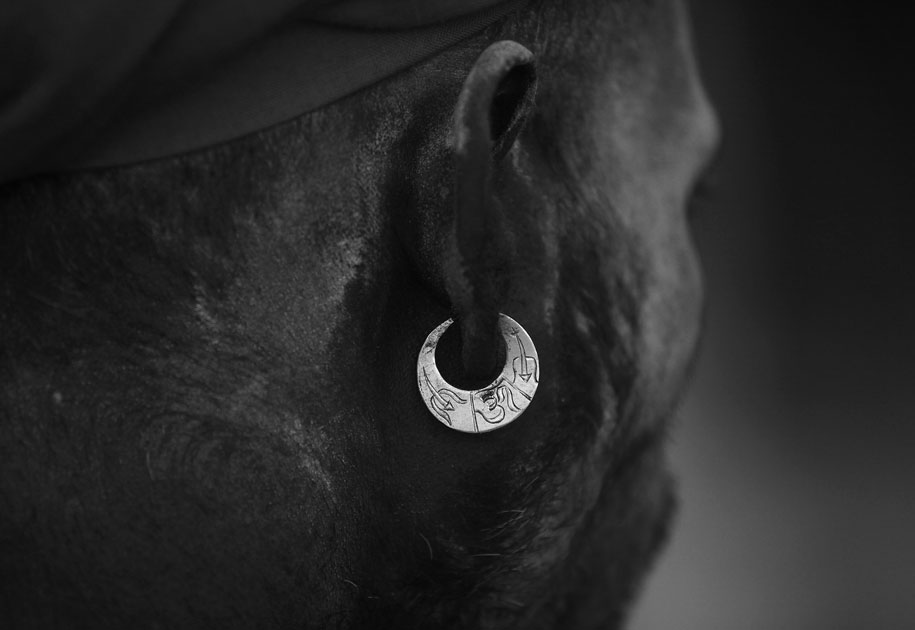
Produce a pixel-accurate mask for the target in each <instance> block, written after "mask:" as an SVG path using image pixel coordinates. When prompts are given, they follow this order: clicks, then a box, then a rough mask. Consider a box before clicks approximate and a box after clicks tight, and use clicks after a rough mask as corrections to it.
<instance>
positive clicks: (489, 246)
mask: <svg viewBox="0 0 915 630" xmlns="http://www.w3.org/2000/svg"><path fill="white" fill-rule="evenodd" d="M536 86H537V79H536V74H535V71H534V64H533V54H532V53H531V51H529V50H528V49H527V48H525V47H524V46H522V45H521V44H518V43H517V42H513V41H501V42H497V43H495V44H492V45H491V46H489V47H488V48H487V49H486V50H484V51H483V53H482V54H481V55H480V57H479V58H478V59H477V61H476V63H475V64H474V66H473V68H471V70H470V73H469V74H468V75H467V78H466V79H465V81H464V85H463V87H462V89H461V92H460V95H459V96H458V100H457V104H456V106H455V110H454V123H453V124H454V129H453V151H454V196H453V199H454V204H455V207H454V225H453V230H452V234H451V235H450V238H449V241H450V246H449V247H448V248H447V251H446V252H445V255H446V259H445V260H444V265H443V272H444V275H445V278H444V280H445V289H446V291H447V293H448V297H449V299H450V301H451V304H452V307H453V310H454V316H455V320H456V323H457V324H458V326H457V329H458V331H459V333H460V344H461V359H462V364H463V368H464V372H465V375H466V376H467V377H468V378H469V379H472V380H478V379H481V380H484V381H487V382H488V380H487V379H489V377H492V376H493V375H494V374H496V373H498V371H499V369H500V368H501V365H502V361H503V360H504V356H505V348H504V343H503V342H502V338H501V335H500V334H499V330H498V321H499V313H500V311H501V310H502V309H503V306H504V299H505V296H506V294H507V288H508V287H507V283H508V273H507V271H508V268H509V267H510V265H511V262H512V259H513V258H514V251H515V247H514V238H513V232H512V229H511V226H510V225H509V224H508V222H507V221H506V220H505V217H504V213H503V209H502V206H501V204H500V203H499V200H498V199H497V198H496V196H495V195H494V194H493V186H492V179H493V170H494V166H495V165H496V163H497V162H498V161H499V160H500V159H501V158H503V157H504V156H505V154H506V153H508V152H509V151H510V150H511V148H512V146H513V145H514V143H515V139H516V138H517V137H518V133H519V132H520V131H521V129H522V127H523V126H524V123H525V121H526V120H527V118H528V116H529V114H530V113H531V111H532V110H533V106H534V97H535V92H536ZM489 380H491V379H489Z"/></svg>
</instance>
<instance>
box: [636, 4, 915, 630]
mask: <svg viewBox="0 0 915 630" xmlns="http://www.w3.org/2000/svg"><path fill="white" fill-rule="evenodd" d="M868 7H873V8H868ZM692 13H693V21H694V28H695V34H696V46H697V49H698V52H699V58H700V64H701V66H702V70H703V75H704V77H705V82H706V85H707V88H708V91H709V93H710V95H711V98H712V100H713V101H714V103H715V105H716V107H717V109H718V112H719V115H720V117H721V119H722V122H723V125H724V132H725V137H724V144H723V147H722V148H723V151H722V155H721V161H720V163H719V167H718V169H717V173H716V174H715V176H714V182H713V192H712V196H711V197H710V198H709V200H708V202H707V203H706V207H705V208H704V209H703V210H700V214H699V217H698V221H697V225H696V230H695V234H696V237H697V240H698V241H699V243H700V251H701V253H702V256H703V260H704V266H705V268H706V274H707V281H708V292H709V298H710V303H709V311H708V326H709V329H708V333H707V336H706V343H705V347H704V353H703V356H702V359H701V361H700V365H699V370H698V373H697V375H696V379H695V382H694V386H693V389H692V392H691V394H690V396H689V398H688V400H687V402H686V404H685V407H684V409H683V414H682V417H681V418H680V419H679V423H678V425H677V427H676V429H675V431H674V434H673V436H672V439H673V442H674V443H673V445H672V446H673V448H672V455H673V464H674V469H675V471H676V473H677V475H678V477H679V479H680V496H681V510H680V515H679V520H678V523H677V526H676V529H675V532H674V535H673V539H672V542H671V544H670V546H669V547H668V549H667V551H666V553H665V555H664V556H663V557H662V559H661V560H660V561H659V564H658V567H657V570H656V571H655V573H654V574H653V575H652V577H651V578H650V580H649V582H648V585H647V588H646V590H645V593H644V595H643V598H642V600H641V602H640V603H639V606H638V609H637V611H636V614H635V618H634V619H633V624H632V628H633V629H634V630H665V629H678V630H691V629H696V630H699V629H702V630H716V629H722V630H743V629H757V628H758V629H766V630H769V629H778V628H791V629H823V630H827V629H828V630H841V629H845V628H848V629H871V628H878V629H891V630H895V629H910V628H915V540H913V537H915V327H913V326H912V325H911V323H912V320H913V315H915V249H913V247H912V236H913V228H915V203H913V199H915V89H913V88H915V44H913V41H915V35H913V34H912V29H911V22H910V21H907V20H905V19H904V17H903V15H902V13H901V11H900V10H899V9H896V10H893V9H891V8H890V5H886V6H884V5H873V4H872V5H867V4H862V3H854V4H852V3H818V5H817V6H816V7H815V6H814V3H812V2H787V1H771V0H769V1H766V0H745V1H743V2H740V1H734V0H695V2H693V10H692Z"/></svg>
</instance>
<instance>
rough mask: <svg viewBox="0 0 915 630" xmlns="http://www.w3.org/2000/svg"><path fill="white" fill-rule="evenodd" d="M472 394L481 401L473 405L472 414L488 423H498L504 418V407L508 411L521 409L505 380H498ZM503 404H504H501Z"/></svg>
mask: <svg viewBox="0 0 915 630" xmlns="http://www.w3.org/2000/svg"><path fill="white" fill-rule="evenodd" d="M474 396H476V397H477V399H478V400H479V401H480V402H481V403H483V404H482V405H481V406H480V405H474V406H473V410H474V414H475V415H478V416H480V418H482V419H483V420H484V421H485V422H488V423H489V424H499V423H500V422H502V421H503V420H504V419H505V413H506V412H505V409H506V407H507V408H508V410H509V411H515V412H517V411H521V407H520V406H519V405H518V404H517V403H516V402H515V397H514V393H513V392H512V389H511V388H510V387H509V386H508V384H507V383H505V381H503V380H502V379H499V381H498V382H497V383H496V384H495V385H494V386H493V387H490V388H489V389H484V390H481V391H479V392H475V393H474ZM503 405H504V406H503Z"/></svg>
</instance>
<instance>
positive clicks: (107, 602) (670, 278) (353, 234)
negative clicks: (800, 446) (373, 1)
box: [0, 0, 716, 628]
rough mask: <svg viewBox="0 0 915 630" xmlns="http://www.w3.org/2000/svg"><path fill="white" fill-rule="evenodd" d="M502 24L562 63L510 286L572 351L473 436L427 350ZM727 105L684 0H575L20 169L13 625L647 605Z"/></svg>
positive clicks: (10, 329)
mask: <svg viewBox="0 0 915 630" xmlns="http://www.w3.org/2000/svg"><path fill="white" fill-rule="evenodd" d="M357 4H358V3H357ZM499 40H514V41H515V42H517V43H518V44H520V45H521V46H524V47H526V48H527V49H529V50H530V51H531V52H532V53H533V64H534V66H533V68H532V69H531V70H530V72H528V73H527V74H526V75H524V77H525V79H524V80H527V81H530V83H528V84H525V85H526V86H527V88H526V89H528V90H530V91H529V92H524V93H525V94H530V95H533V96H531V98H532V100H531V102H530V104H529V105H530V109H529V111H526V112H524V114H525V116H526V118H525V119H524V122H523V125H522V126H521V127H520V129H519V130H518V132H517V137H512V138H511V139H510V140H508V141H506V146H505V147H504V151H501V152H500V154H499V155H494V156H491V157H490V159H491V162H490V163H489V166H490V168H491V184H490V186H489V189H487V191H486V194H487V195H489V197H488V198H487V203H490V204H491V206H487V207H492V208H496V209H498V211H499V212H501V213H502V215H501V216H502V217H503V218H504V222H503V223H504V226H505V227H504V230H503V232H504V233H503V232H500V233H499V234H498V235H496V236H498V237H499V238H500V239H501V240H499V241H498V242H499V243H500V248H501V249H500V251H499V252H498V253H499V254H500V255H501V256H503V258H504V265H503V266H502V267H499V269H500V270H501V271H500V273H502V274H503V275H502V280H504V286H505V287H506V288H505V290H504V291H503V292H502V293H501V294H499V295H498V296H497V297H498V299H499V300H501V302H500V304H499V308H500V309H501V310H502V312H504V313H506V314H507V315H509V316H511V317H512V318H514V319H515V320H516V321H518V322H519V323H520V324H522V325H523V326H524V328H525V329H526V330H527V331H528V332H529V333H530V336H531V339H532V340H533V342H534V343H535V344H536V347H537V351H538V353H539V357H540V361H541V369H542V372H541V373H542V375H543V377H542V378H541V380H540V384H539V388H538V390H537V395H536V398H535V399H534V400H533V401H532V402H531V405H530V407H529V408H528V409H527V410H526V411H525V414H524V416H523V417H521V418H519V419H518V421H517V422H514V423H513V424H512V426H510V427H506V428H504V429H500V430H498V431H493V432H491V433H489V434H486V435H460V434H457V432H454V431H449V429H448V428H447V427H444V426H443V425H442V424H441V423H440V422H438V421H436V420H435V418H432V417H430V415H429V412H428V411H427V410H426V408H425V406H424V401H423V399H422V398H421V397H420V395H419V394H418V393H417V390H416V382H415V374H416V355H417V352H418V351H419V348H420V347H421V344H422V342H423V340H424V339H425V337H426V335H428V333H429V331H431V330H433V329H434V328H435V327H436V326H438V325H439V324H440V323H441V322H442V321H444V320H445V319H447V318H448V317H450V316H452V315H453V314H454V313H455V312H456V310H457V308H458V307H457V306H456V305H455V303H454V301H453V300H452V294H451V293H449V291H448V287H449V286H450V285H448V282H447V280H448V278H447V277H445V275H446V274H447V273H448V272H449V269H450V267H449V264H450V262H449V260H450V259H449V258H448V256H449V255H450V254H449V252H450V250H449V249H448V248H449V247H450V244H451V243H452V239H453V238H454V236H453V234H454V224H455V212H456V210H455V208H456V207H457V204H458V201H457V200H456V198H455V195H456V192H455V191H456V190H458V189H459V188H460V187H459V186H458V185H457V184H456V181H455V179H456V178H457V177H460V176H461V173H460V171H459V170H458V169H456V168H455V156H454V138H455V117H454V112H455V103H456V102H457V101H458V98H459V95H460V94H461V91H462V86H463V85H464V82H465V81H466V80H467V78H468V76H469V74H470V73H471V70H472V69H473V68H474V67H475V64H476V63H477V61H478V58H479V56H480V53H481V52H482V51H483V50H484V49H485V48H487V46H489V45H490V44H491V43H492V42H494V41H499ZM516 78H517V77H516ZM534 79H536V87H535V88H534ZM502 87H504V89H501V88H500V89H499V90H496V93H495V95H493V96H492V98H493V101H492V103H490V105H491V110H490V112H491V114H492V118H491V120H493V121H498V120H500V115H502V114H504V113H505V112H502V111H501V110H500V111H497V108H498V107H507V108H508V110H507V111H508V114H511V115H514V113H515V112H514V110H512V109H511V107H513V106H515V105H517V103H515V102H514V101H512V98H513V95H514V94H515V92H513V91H512V89H510V88H511V87H512V86H510V85H508V86H507V87H506V86H502ZM500 90H501V91H500ZM500 99H501V100H500ZM505 103H508V105H505ZM481 111H484V112H485V111H486V110H485V109H484V110H481ZM503 118H505V119H509V118H510V116H508V117H506V116H503ZM492 127H493V129H497V128H498V127H499V125H498V124H494V125H492ZM493 133H495V131H494V132H493ZM715 135H716V131H715V125H714V117H713V115H712V114H711V110H710V107H709V105H708V103H707V101H706V100H705V98H704V95H703V93H702V90H701V86H700V85H699V82H698V77H697V75H696V73H695V68H694V64H693V62H692V58H691V52H690V50H689V43H688V27H687V25H686V21H685V16H684V12H683V7H682V4H681V3H680V2H677V1H674V0H666V1H661V0H657V1H651V2H644V1H628V0H615V1H609V2H607V1H603V2H600V1H597V0H582V1H580V2H560V1H557V0H543V1H537V2H533V3H531V4H530V5H529V6H528V7H526V8H524V9H521V10H519V11H517V12H515V13H512V14H511V15H509V16H507V17H505V18H502V19H501V20H500V21H499V22H497V23H495V24H493V25H491V26H490V27H488V28H487V29H486V30H485V31H483V32H482V33H480V34H479V35H477V36H474V37H472V38H470V39H467V40H465V41H463V42H461V43H460V44H458V45H456V46H453V47H451V48H449V49H448V50H446V51H445V52H443V53H441V54H439V55H437V56H435V57H434V58H432V59H429V60H427V61H425V62H423V63H421V64H418V65H416V66H413V67H411V68H409V69H408V70H406V71H403V72H401V73H399V74H397V75H395V76H393V77H391V78H390V79H388V80H385V81H382V82H380V83H378V84H376V85H373V86H372V87H370V88H367V89H365V90H362V91H360V92H358V93H356V94H353V95H351V96H348V97H346V98H343V99H341V100H339V101H337V102H334V103H333V104H331V105H328V106H326V107H323V108H321V109H319V110H317V111H314V112H311V113H308V114H306V115H303V116H300V117H298V118H296V119H295V120H292V121H290V122H288V123H283V124H280V125H277V126H274V127H271V128H269V129H265V130H263V131H260V132H257V133H255V134H252V135H249V136H246V137H243V138H240V139H238V140H235V141H232V142H229V143H225V144H222V145H219V146H215V147H213V148H210V149H206V150H203V151H198V152H193V153H187V154H183V155H177V156H174V157H169V158H166V159H159V160H153V161H149V162H144V163H140V164H134V165H128V166H120V167H114V168H102V169H88V170H84V171H78V172H76V171H74V172H68V173H57V174H49V175H42V176H37V177H32V178H29V179H24V180H21V181H18V182H14V183H9V184H5V185H3V186H0V226H2V227H0V269H3V272H2V274H0V293H2V295H3V300H0V348H2V351H0V541H2V551H0V555H2V560H3V561H2V562H0V580H2V582H3V584H4V588H3V589H2V592H3V595H0V626H3V627H52V626H57V625H61V624H68V625H71V626H74V627H83V626H85V627H134V626H139V627H144V626H153V625H155V626H162V627H198V626H199V627H209V626H216V625H218V626H220V627H224V628H235V627H238V628H245V627H260V626H264V625H269V626H271V627H277V628H286V627H290V628H293V627H303V626H304V627H329V628H333V627H339V628H362V627H366V628H368V627H371V628H385V627H397V628H427V627H448V628H465V627H466V628H478V627H486V628H547V627H563V628H591V627H619V625H620V624H622V623H623V620H624V619H625V613H626V610H627V609H628V606H629V603H630V602H631V601H632V598H633V597H634V595H635V594H636V593H637V590H638V587H639V585H640V583H641V579H642V577H643V576H644V574H645V572H646V571H647V569H648V567H649V565H650V563H651V560H652V559H653V557H654V556H655V554H656V553H657V550H658V548H659V546H660V545H661V544H662V542H663V540H664V538H665V535H666V531H667V527H668V522H669V519H670V517H671V515H672V513H673V506H674V499H673V492H672V484H671V480H670V476H669V474H668V473H667V471H666V465H665V458H664V454H663V446H664V439H663V436H664V433H665V428H666V426H667V422H668V421H669V418H670V416H671V414H672V413H673V412H674V410H675V408H676V405H677V402H678V400H679V397H680V394H681V391H682V387H683V383H684V382H685V380H686V375H687V372H688V369H689V364H690V360H691V357H692V354H693V351H694V349H695V345H696V343H697V337H698V327H699V326H698V322H699V313H700V310H701V302H702V288H701V279H700V278H699V274H698V265H697V261H696V255H695V252H694V250H693V247H692V244H691V241H690V239H689V236H688V229H687V225H686V214H685V212H684V211H683V206H684V205H685V202H686V199H687V197H688V195H689V193H690V190H691V187H692V184H693V182H694V180H695V179H696V178H697V177H698V174H699V173H700V172H701V170H702V168H703V166H704V163H705V161H706V160H707V155H708V154H709V153H710V151H711V149H712V147H713V145H714V144H715ZM496 140H497V139H496ZM500 225H502V224H500ZM493 257H495V254H493ZM485 262H486V261H485V260H484V263H485ZM500 264H501V263H500ZM494 268H495V267H494ZM443 345H444V343H443ZM439 359H443V360H444V359H448V357H444V358H443V357H439Z"/></svg>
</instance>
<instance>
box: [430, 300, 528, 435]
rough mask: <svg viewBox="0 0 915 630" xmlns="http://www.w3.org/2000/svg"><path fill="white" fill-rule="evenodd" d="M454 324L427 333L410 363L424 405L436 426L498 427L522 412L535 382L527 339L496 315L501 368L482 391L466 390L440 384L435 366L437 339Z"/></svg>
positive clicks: (514, 325) (513, 323) (475, 429)
mask: <svg viewBox="0 0 915 630" xmlns="http://www.w3.org/2000/svg"><path fill="white" fill-rule="evenodd" d="M453 322H454V320H452V319H449V320H447V321H445V322H443V323H441V324H440V325H439V326H438V327H437V328H436V329H435V330H433V331H432V332H431V333H429V336H428V337H426V341H425V343H423V346H422V348H421V349H420V351H419V359H417V361H416V383H417V385H418V387H419V393H420V396H422V399H423V402H424V403H426V407H427V408H428V409H429V411H430V412H431V413H432V415H433V416H435V418H437V419H438V420H439V421H440V422H441V423H442V424H444V425H445V426H446V427H448V428H449V429H454V430H455V431H463V432H464V433H486V432H487V431H494V430H495V429H499V428H502V427H504V426H506V425H508V424H510V423H511V422H513V421H514V420H515V418H517V417H518V416H520V415H521V414H522V413H524V410H525V409H527V407H528V405H530V404H531V400H533V398H534V394H535V393H536V391H537V385H538V384H539V382H540V360H539V358H538V357H537V349H536V348H535V347H534V342H533V341H531V338H530V335H528V334H527V331H526V330H524V328H522V327H521V324H519V323H518V322H516V321H515V320H513V319H512V318H511V317H509V316H508V315H505V314H501V313H500V314H499V331H500V332H501V334H502V337H503V339H504V340H505V350H506V352H505V365H504V366H503V367H502V371H501V372H500V373H499V375H498V376H497V377H496V378H495V380H494V381H493V382H492V383H490V384H489V385H487V386H486V387H484V388H482V389H475V390H466V389H460V388H458V387H455V386H453V385H451V384H450V383H448V382H447V381H445V379H444V378H443V377H442V375H441V373H439V371H438V367H437V366H436V364H435V348H436V346H437V345H438V341H439V339H441V337H442V335H443V334H444V333H445V331H446V330H448V327H449V326H450V325H451V324H452V323H453Z"/></svg>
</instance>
